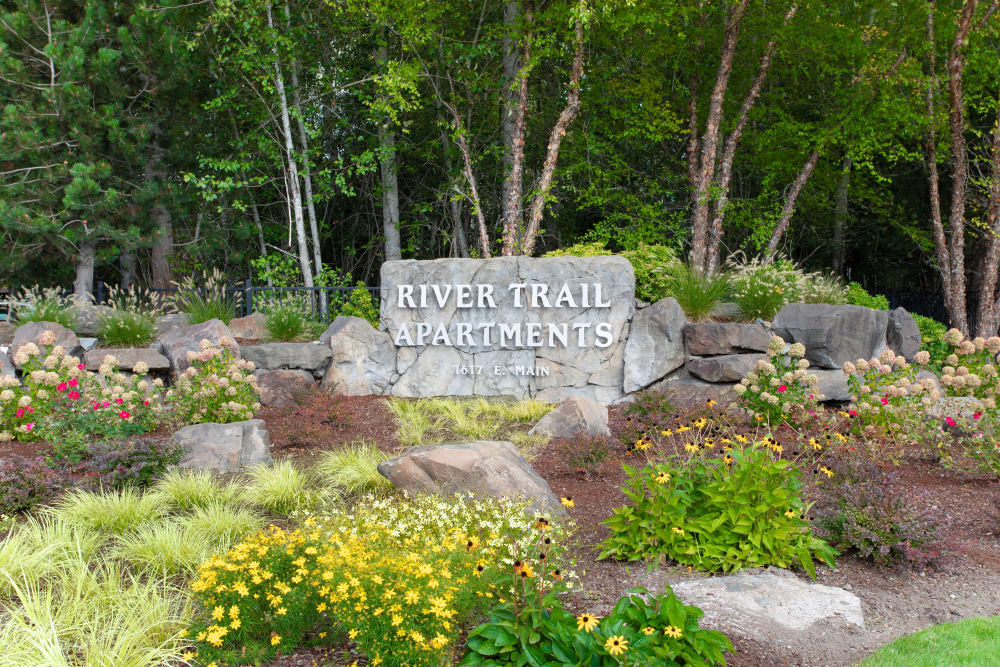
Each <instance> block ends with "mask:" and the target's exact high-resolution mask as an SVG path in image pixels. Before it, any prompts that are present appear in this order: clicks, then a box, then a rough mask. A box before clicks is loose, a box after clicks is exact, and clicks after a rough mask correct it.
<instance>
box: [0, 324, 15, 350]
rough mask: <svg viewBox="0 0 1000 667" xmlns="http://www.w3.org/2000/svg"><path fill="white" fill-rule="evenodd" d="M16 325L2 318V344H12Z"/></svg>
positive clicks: (0, 341) (0, 325) (0, 342)
mask: <svg viewBox="0 0 1000 667" xmlns="http://www.w3.org/2000/svg"><path fill="white" fill-rule="evenodd" d="M15 329H16V327H15V326H14V325H13V324H11V323H10V322H8V321H7V320H0V345H10V344H11V343H13V342H14V331H15Z"/></svg>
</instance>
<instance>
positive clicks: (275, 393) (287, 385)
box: [257, 369, 316, 408]
mask: <svg viewBox="0 0 1000 667" xmlns="http://www.w3.org/2000/svg"><path fill="white" fill-rule="evenodd" d="M257 386H258V387H259V388H260V404H261V405H263V406H264V407H265V408H283V407H285V406H286V405H288V404H289V403H291V402H292V399H293V398H294V397H295V394H296V393H298V392H303V391H308V390H309V389H312V388H313V387H315V386H316V380H315V379H314V378H313V374H312V373H310V372H309V371H303V370H290V369H279V370H276V371H259V372H258V373H257Z"/></svg>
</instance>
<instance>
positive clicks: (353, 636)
mask: <svg viewBox="0 0 1000 667" xmlns="http://www.w3.org/2000/svg"><path fill="white" fill-rule="evenodd" d="M347 636H348V637H350V638H351V639H354V638H355V637H357V636H358V631H357V630H355V629H354V628H351V631H350V632H348V633H347Z"/></svg>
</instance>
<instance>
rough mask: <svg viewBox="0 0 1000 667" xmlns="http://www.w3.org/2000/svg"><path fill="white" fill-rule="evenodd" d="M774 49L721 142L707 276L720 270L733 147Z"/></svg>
mask: <svg viewBox="0 0 1000 667" xmlns="http://www.w3.org/2000/svg"><path fill="white" fill-rule="evenodd" d="M797 10H798V5H795V4H793V5H792V6H791V7H790V8H789V9H788V11H787V12H786V13H785V18H784V22H783V23H782V26H785V25H787V24H788V22H789V21H791V20H792V17H793V16H795V12H796V11H797ZM777 46H778V40H777V38H775V39H772V40H771V41H770V42H768V44H767V47H766V48H765V49H764V55H763V56H761V58H760V65H759V66H758V67H757V76H756V77H754V80H753V83H752V84H751V85H750V90H749V91H747V94H746V97H744V98H743V104H741V105H740V111H739V115H738V116H737V121H736V127H734V128H733V131H732V132H730V133H729V136H728V137H726V139H725V141H724V142H723V148H722V162H721V163H720V165H719V177H718V179H717V180H716V182H715V184H714V186H713V187H714V191H715V193H716V200H715V205H714V207H713V209H714V214H713V216H712V224H711V226H710V227H709V238H708V250H707V251H706V259H705V271H706V273H708V274H713V273H715V271H716V269H718V267H719V259H720V258H719V246H720V245H721V243H722V222H723V218H724V217H725V215H726V204H727V203H728V201H729V184H730V181H731V180H732V177H733V162H734V161H735V159H736V148H737V146H739V143H740V139H741V138H742V137H743V130H744V129H745V128H746V125H747V122H748V121H749V120H750V111H751V110H752V109H753V107H754V104H756V102H757V98H758V97H760V90H761V88H762V87H763V86H764V80H765V79H767V73H768V71H769V70H770V69H771V61H772V59H773V58H774V50H775V49H776V48H777Z"/></svg>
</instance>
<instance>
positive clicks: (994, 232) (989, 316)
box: [975, 108, 1000, 338]
mask: <svg viewBox="0 0 1000 667" xmlns="http://www.w3.org/2000/svg"><path fill="white" fill-rule="evenodd" d="M990 152H991V155H992V157H991V160H990V163H991V164H990V179H991V180H990V189H989V199H988V203H987V206H986V228H987V230H988V236H987V239H986V244H987V245H986V253H985V254H984V255H983V260H982V262H983V264H982V270H981V273H982V285H981V286H980V289H979V308H978V310H977V312H976V332H975V333H976V335H977V336H983V337H984V338H988V337H990V336H995V335H996V334H997V329H998V328H1000V296H998V295H997V294H996V291H997V272H998V270H1000V268H998V265H1000V108H998V109H997V119H996V124H994V125H993V141H992V146H991V149H990Z"/></svg>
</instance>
